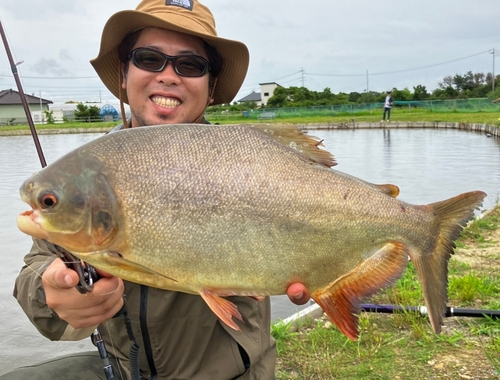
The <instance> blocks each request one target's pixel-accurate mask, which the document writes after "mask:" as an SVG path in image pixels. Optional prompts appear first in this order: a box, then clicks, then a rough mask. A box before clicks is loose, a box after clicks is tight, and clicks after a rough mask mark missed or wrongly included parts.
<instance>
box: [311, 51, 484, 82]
mask: <svg viewBox="0 0 500 380" xmlns="http://www.w3.org/2000/svg"><path fill="white" fill-rule="evenodd" d="M486 53H490V54H491V50H488V51H483V52H481V53H476V54H472V55H468V56H467V57H462V58H457V59H452V60H450V61H446V62H440V63H435V64H432V65H427V66H420V67H414V68H411V69H404V70H396V71H386V72H380V73H370V76H372V75H387V74H396V73H404V72H408V71H414V70H421V69H427V68H429V67H435V66H440V65H446V64H448V63H452V62H457V61H461V60H464V59H468V58H472V57H476V56H478V55H482V54H486ZM306 74H307V75H317V76H325V77H360V76H366V73H363V74H313V73H306Z"/></svg>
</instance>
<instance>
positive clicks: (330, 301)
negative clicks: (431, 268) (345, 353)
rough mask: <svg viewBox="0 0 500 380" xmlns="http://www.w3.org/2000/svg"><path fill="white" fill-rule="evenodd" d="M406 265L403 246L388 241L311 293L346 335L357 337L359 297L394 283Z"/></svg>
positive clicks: (406, 255) (352, 337) (369, 294)
mask: <svg viewBox="0 0 500 380" xmlns="http://www.w3.org/2000/svg"><path fill="white" fill-rule="evenodd" d="M407 265H408V254H407V250H406V247H405V246H404V245H403V244H402V243H399V242H389V243H387V244H386V245H384V246H383V247H382V248H381V249H379V250H378V251H377V252H375V253H374V254H373V255H372V256H371V257H370V258H368V259H367V260H365V261H363V262H362V263H361V264H359V265H358V266H357V267H356V268H354V269H353V270H352V271H350V272H349V273H347V274H346V275H344V276H342V277H340V278H339V279H337V280H336V281H334V282H333V283H331V284H329V285H327V286H326V287H324V288H323V289H320V290H318V291H316V292H314V293H313V294H312V295H311V296H312V298H313V299H314V300H315V301H316V303H317V304H318V305H319V306H321V308H322V309H323V310H324V312H325V313H326V314H327V315H328V317H330V319H331V320H332V322H333V323H335V325H336V326H337V327H338V328H339V330H340V331H342V332H343V333H344V334H345V335H346V336H347V337H348V338H349V339H351V340H356V339H357V337H358V316H357V315H358V314H359V313H360V311H361V300H362V299H363V298H365V297H369V296H372V295H374V294H375V293H377V292H378V291H379V290H380V289H382V288H384V287H387V286H390V285H392V284H394V282H395V281H396V280H397V279H398V278H399V277H401V275H402V274H403V272H404V270H405V269H406V266H407Z"/></svg>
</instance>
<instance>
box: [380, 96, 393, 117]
mask: <svg viewBox="0 0 500 380" xmlns="http://www.w3.org/2000/svg"><path fill="white" fill-rule="evenodd" d="M391 107H392V97H391V92H390V91H387V96H386V97H385V102H384V116H383V117H382V121H385V116H386V115H387V121H390V119H391Z"/></svg>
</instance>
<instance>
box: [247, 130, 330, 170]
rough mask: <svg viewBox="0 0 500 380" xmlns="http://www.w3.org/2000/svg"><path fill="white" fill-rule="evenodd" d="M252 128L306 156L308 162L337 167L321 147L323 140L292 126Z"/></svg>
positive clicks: (328, 153)
mask: <svg viewBox="0 0 500 380" xmlns="http://www.w3.org/2000/svg"><path fill="white" fill-rule="evenodd" d="M252 128H254V129H256V130H258V131H260V132H263V133H265V134H266V135H268V136H270V137H272V138H273V139H275V140H277V141H279V142H280V143H282V144H283V145H286V146H288V147H290V148H293V149H295V150H297V151H299V152H301V153H302V154H304V155H306V156H307V157H308V158H309V159H310V160H312V161H313V162H316V163H318V164H320V165H323V166H326V167H328V168H331V167H332V166H335V165H337V162H336V161H335V158H334V157H333V155H332V154H331V153H330V152H328V151H327V150H325V149H320V148H319V147H320V146H323V140H320V139H319V138H317V137H314V136H310V135H307V134H306V132H304V131H302V130H301V129H300V128H298V127H296V126H294V125H267V124H266V125H257V124H256V125H252Z"/></svg>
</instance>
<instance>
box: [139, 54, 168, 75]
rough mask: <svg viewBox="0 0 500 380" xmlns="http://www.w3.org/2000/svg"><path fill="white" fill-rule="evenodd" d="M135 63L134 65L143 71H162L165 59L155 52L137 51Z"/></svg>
mask: <svg viewBox="0 0 500 380" xmlns="http://www.w3.org/2000/svg"><path fill="white" fill-rule="evenodd" d="M133 61H134V64H135V65H136V66H137V67H139V68H141V69H144V70H148V71H161V70H162V69H163V67H164V64H165V57H164V56H163V55H161V54H160V53H158V52H155V51H153V50H140V49H137V50H135V51H134V55H133Z"/></svg>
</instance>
